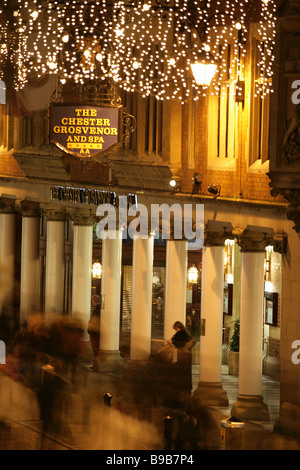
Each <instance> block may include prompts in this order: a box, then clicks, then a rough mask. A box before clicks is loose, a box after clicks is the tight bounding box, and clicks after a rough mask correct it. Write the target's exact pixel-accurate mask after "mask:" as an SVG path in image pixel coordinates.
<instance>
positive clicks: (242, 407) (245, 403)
mask: <svg viewBox="0 0 300 470" xmlns="http://www.w3.org/2000/svg"><path fill="white" fill-rule="evenodd" d="M231 413H232V414H233V415H234V416H236V417H237V418H239V419H241V420H242V421H270V414H269V410H268V406H267V405H266V404H265V403H264V401H263V397H262V396H261V395H238V397H237V401H236V402H235V403H234V404H233V406H232V409H231Z"/></svg>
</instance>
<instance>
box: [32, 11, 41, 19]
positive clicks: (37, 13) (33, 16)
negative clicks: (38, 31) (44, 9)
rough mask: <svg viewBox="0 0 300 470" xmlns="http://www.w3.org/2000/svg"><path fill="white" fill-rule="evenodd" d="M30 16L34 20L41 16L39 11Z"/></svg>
mask: <svg viewBox="0 0 300 470" xmlns="http://www.w3.org/2000/svg"><path fill="white" fill-rule="evenodd" d="M30 16H31V17H32V18H33V19H34V20H36V19H37V17H38V16H39V12H38V11H33V12H32V13H30Z"/></svg>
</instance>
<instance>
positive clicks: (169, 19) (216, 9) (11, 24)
mask: <svg viewBox="0 0 300 470" xmlns="http://www.w3.org/2000/svg"><path fill="white" fill-rule="evenodd" d="M253 1H255V4H256V8H255V12H256V22H257V23H258V33H259V37H260V41H259V48H260V52H261V54H260V55H261V62H260V64H259V69H260V78H259V80H258V81H257V84H256V86H257V93H259V94H260V96H262V97H264V96H265V95H267V94H268V93H269V92H270V90H271V78H272V65H273V61H274V55H273V48H274V42H275V8H276V7H275V3H274V1H273V0H253ZM253 1H251V0H244V1H239V0H233V1H227V0H217V1H214V2H210V1H209V0H207V1H203V0H202V1H200V0H171V1H170V0H160V1H157V0H115V1H112V0H101V1H100V0H97V1H93V2H92V1H91V0H85V1H74V0H73V1H68V0H65V1H63V2H61V1H57V0H53V1H47V2H46V1H45V2H43V1H41V0H25V1H24V0H18V8H16V9H15V10H14V11H10V15H7V11H8V10H7V8H8V3H9V0H4V2H2V3H3V5H4V8H2V11H1V10H0V19H1V32H0V63H1V64H3V63H5V62H6V61H7V60H10V61H12V62H13V64H14V66H15V87H16V88H19V89H21V88H23V87H24V86H25V84H26V83H27V82H28V80H29V78H30V77H31V76H33V75H37V76H43V75H45V74H55V75H57V77H58V78H59V80H60V81H61V82H62V83H66V82H67V81H73V82H74V83H78V84H83V85H84V84H85V83H87V82H88V81H101V80H105V79H111V80H113V81H114V82H115V83H116V84H118V86H120V87H121V88H123V89H124V90H126V91H138V92H140V93H141V94H142V95H143V96H148V95H154V96H155V97H156V98H157V99H175V100H179V101H185V100H187V99H189V98H190V97H193V98H194V99H198V98H199V97H200V96H201V95H205V94H206V93H208V92H209V93H213V94H217V93H219V90H220V87H221V84H222V81H223V79H224V75H225V74H226V72H227V71H228V67H229V70H230V73H231V74H232V76H234V77H235V79H236V80H238V79H240V78H241V77H243V75H244V58H245V55H246V41H245V38H247V37H248V38H249V31H248V29H249V14H251V12H252V4H253ZM6 7H7V8H6ZM8 31H10V34H8ZM12 31H13V32H14V34H13V35H12V34H11V32H12ZM12 37H13V38H14V39H13V45H12V44H11V42H12V39H11V38H12ZM229 45H230V47H231V58H230V63H229V64H228V52H227V51H228V46H229ZM211 58H213V59H214V63H215V64H216V65H217V72H216V73H214V70H215V68H212V69H211V71H212V73H214V76H213V80H212V82H211V84H210V85H208V84H206V85H205V84H204V85H203V84H202V85H199V84H197V81H196V80H195V78H194V76H193V73H192V65H193V64H194V63H196V65H197V66H198V67H201V65H202V64H203V61H204V60H206V59H211Z"/></svg>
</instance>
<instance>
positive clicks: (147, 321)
mask: <svg viewBox="0 0 300 470" xmlns="http://www.w3.org/2000/svg"><path fill="white" fill-rule="evenodd" d="M153 248H154V243H153V237H151V236H149V238H148V239H142V238H140V237H139V238H134V240H133V261H132V266H133V283H132V285H133V289H132V311H131V339H130V358H131V359H133V360H147V359H148V358H149V356H150V354H151V323H152V322H151V315H152V274H153Z"/></svg>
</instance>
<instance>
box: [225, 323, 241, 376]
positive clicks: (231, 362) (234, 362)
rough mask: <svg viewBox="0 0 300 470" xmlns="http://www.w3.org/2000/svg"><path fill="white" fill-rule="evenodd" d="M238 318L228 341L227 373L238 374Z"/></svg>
mask: <svg viewBox="0 0 300 470" xmlns="http://www.w3.org/2000/svg"><path fill="white" fill-rule="evenodd" d="M239 348H240V320H239V319H238V320H236V321H235V322H234V329H233V335H232V337H231V340H230V343H229V355H228V374H230V375H238V374H239Z"/></svg>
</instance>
